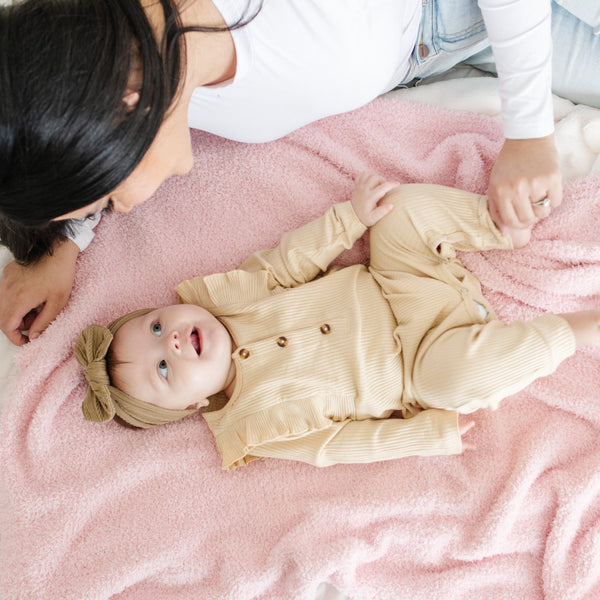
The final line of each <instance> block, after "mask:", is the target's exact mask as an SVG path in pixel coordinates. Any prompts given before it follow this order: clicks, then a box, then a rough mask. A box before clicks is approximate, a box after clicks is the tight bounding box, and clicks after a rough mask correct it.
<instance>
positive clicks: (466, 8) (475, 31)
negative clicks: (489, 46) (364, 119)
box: [429, 0, 487, 52]
mask: <svg viewBox="0 0 600 600" xmlns="http://www.w3.org/2000/svg"><path fill="white" fill-rule="evenodd" d="M429 1H431V2H432V3H433V5H434V7H435V8H434V19H435V29H434V31H435V33H434V36H435V38H436V39H435V41H434V44H435V46H437V48H438V49H439V50H442V51H445V52H456V51H457V50H461V49H463V48H467V47H469V46H472V45H474V44H476V43H477V42H479V41H480V40H482V39H483V38H485V37H486V36H487V32H486V30H485V24H484V22H483V15H482V14H481V10H480V9H479V6H477V0H429Z"/></svg>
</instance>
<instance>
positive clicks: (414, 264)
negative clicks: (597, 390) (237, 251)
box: [177, 184, 575, 469]
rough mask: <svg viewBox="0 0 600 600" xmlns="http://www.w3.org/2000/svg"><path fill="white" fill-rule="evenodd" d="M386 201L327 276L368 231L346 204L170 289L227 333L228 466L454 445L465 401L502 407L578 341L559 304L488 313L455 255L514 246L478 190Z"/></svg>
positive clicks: (220, 440) (217, 416) (224, 432)
mask: <svg viewBox="0 0 600 600" xmlns="http://www.w3.org/2000/svg"><path fill="white" fill-rule="evenodd" d="M387 201H390V202H393V203H394V204H395V207H394V209H393V211H392V212H391V213H390V214H389V215H387V216H386V217H384V218H383V219H382V220H381V221H379V223H377V224H376V225H375V226H374V227H372V228H371V231H370V248H371V253H370V264H369V266H368V267H367V266H364V265H353V266H350V267H346V268H343V269H335V268H334V269H332V270H330V271H328V272H327V273H326V274H325V275H323V276H321V273H322V272H323V271H325V270H326V269H327V268H328V266H329V265H330V263H331V261H333V260H334V259H335V258H336V257H337V256H338V255H339V254H340V253H341V252H342V251H343V250H344V249H345V248H350V247H351V246H352V245H353V243H354V242H355V241H356V240H357V239H358V238H359V237H360V236H361V235H362V234H363V233H364V231H365V227H364V226H363V225H362V223H361V222H360V221H359V220H358V218H357V217H356V215H355V213H354V210H353V209H352V206H351V204H350V203H349V202H346V203H342V204H337V205H334V206H333V207H332V208H331V209H330V210H329V211H328V212H327V213H326V214H325V215H324V216H323V217H321V218H319V219H317V220H316V221H313V222H312V223H309V224H307V225H305V226H304V227H301V228H300V229H298V230H296V231H293V232H290V233H287V234H285V235H284V236H283V237H282V240H281V243H280V245H279V246H277V247H276V248H274V249H272V250H264V251H260V252H257V253H256V254H253V255H252V256H251V257H250V258H249V259H248V260H247V261H246V262H245V263H244V264H243V265H242V266H241V267H240V268H239V269H237V270H234V271H230V272H228V273H219V274H214V275H208V276H202V277H197V278H194V279H191V280H188V281H185V282H183V283H182V284H180V285H179V286H178V287H177V292H178V294H179V296H180V300H181V301H182V302H185V303H193V304H198V305H201V306H202V307H204V308H206V309H207V310H209V311H210V312H211V313H213V314H214V315H215V316H216V317H217V318H218V319H219V320H220V321H221V322H222V323H224V325H225V326H226V327H227V329H228V330H229V332H230V334H231V336H232V338H233V340H234V345H235V351H234V353H233V360H234V363H235V368H236V382H235V388H234V392H233V394H232V396H231V398H230V400H229V401H228V402H227V403H226V404H225V406H224V407H223V408H221V409H219V410H214V411H212V412H205V413H204V418H205V419H206V421H207V423H208V425H209V427H210V429H211V431H212V432H213V434H214V436H215V439H216V442H217V446H218V449H219V451H220V453H221V456H222V465H223V468H224V469H232V468H235V467H238V466H242V465H245V464H247V463H248V462H249V461H251V460H253V459H256V458H266V457H275V458H285V459H292V460H300V461H305V462H308V463H311V464H314V465H317V466H327V465H331V464H335V463H355V462H357V463H358V462H372V461H378V460H387V459H392V458H400V457H403V456H408V455H433V454H453V453H459V452H460V451H461V449H462V442H461V436H460V432H459V429H458V417H457V414H458V413H468V412H472V411H474V410H477V409H479V408H483V407H492V408H495V407H496V406H497V405H498V402H499V401H500V400H501V399H502V398H504V397H506V396H508V395H510V394H512V393H515V392H517V391H518V390H520V389H522V388H523V387H525V386H526V385H528V384H529V383H530V382H531V381H533V380H534V379H535V378H537V377H540V376H543V375H547V374H549V373H551V372H552V371H554V369H555V368H556V367H557V366H558V364H559V363H560V362H561V361H562V360H563V359H565V358H566V357H568V356H569V355H571V354H572V353H573V352H574V350H575V343H574V338H573V334H572V332H571V329H570V327H569V325H568V324H567V322H566V321H565V320H564V319H562V318H561V317H557V316H554V315H544V316H542V317H539V318H537V319H535V320H533V321H531V322H523V321H517V322H513V323H510V324H504V323H501V322H499V321H498V320H496V318H495V315H494V313H493V310H492V308H491V307H490V306H489V304H488V303H487V301H486V300H485V299H484V298H483V296H482V294H481V289H480V285H479V282H478V280H477V279H476V278H475V277H474V276H473V275H472V274H471V273H469V272H468V271H467V270H466V269H465V268H464V266H463V265H462V264H461V263H460V262H459V261H458V259H457V258H456V256H455V250H464V251H468V250H485V249H492V248H510V247H511V242H510V240H508V239H507V238H505V237H503V236H502V235H501V234H500V232H499V231H498V229H497V228H496V227H495V226H494V224H493V223H492V221H491V219H490V217H489V215H488V211H487V201H486V198H485V197H484V196H477V195H474V194H470V193H467V192H462V191H458V190H454V189H450V188H445V187H441V186H433V185H424V184H423V185H421V184H414V185H405V186H401V187H400V188H398V189H397V190H394V191H393V192H391V193H390V194H389V195H388V196H387V197H386V202H387Z"/></svg>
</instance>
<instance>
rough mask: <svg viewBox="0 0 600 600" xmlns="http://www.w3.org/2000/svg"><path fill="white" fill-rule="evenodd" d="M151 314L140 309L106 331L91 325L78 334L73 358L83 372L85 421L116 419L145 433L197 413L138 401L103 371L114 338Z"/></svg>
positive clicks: (116, 321)
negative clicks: (86, 384) (132, 322)
mask: <svg viewBox="0 0 600 600" xmlns="http://www.w3.org/2000/svg"><path fill="white" fill-rule="evenodd" d="M152 310H154V309H153V308H142V309H140V310H135V311H133V312H131V313H129V314H127V315H124V316H122V317H120V318H118V319H116V320H114V321H113V322H112V323H109V324H108V325H107V326H106V327H102V326H101V325H90V326H89V327H86V328H85V329H84V330H83V332H82V333H81V334H80V336H79V338H78V339H77V343H76V344H75V349H74V353H75V358H76V359H77V361H78V362H79V364H80V365H81V366H82V367H84V368H85V378H86V379H87V381H88V384H89V385H88V390H87V393H86V395H85V399H84V400H83V404H82V405H81V409H82V410H83V416H84V417H85V418H86V420H88V421H94V422H96V423H104V422H105V421H110V420H111V419H112V418H113V417H114V416H115V415H117V416H118V417H120V418H121V419H123V421H125V422H126V423H129V424H130V425H133V426H134V427H142V428H144V429H146V428H149V427H155V426H156V425H164V424H165V423H170V422H171V421H178V420H179V419H183V417H186V416H187V415H190V414H192V413H194V412H196V409H187V410H173V409H169V408H162V407H160V406H156V405H154V404H150V403H149V402H143V401H142V400H138V399H137V398H134V397H133V396H130V395H129V394H126V393H125V392H123V391H121V390H119V389H117V388H116V387H113V386H112V385H111V381H110V376H109V375H108V370H107V368H106V355H107V353H108V349H109V348H110V345H111V343H112V341H113V339H114V336H115V334H116V333H117V331H118V330H119V329H120V327H121V326H122V325H124V324H125V323H127V321H130V320H131V319H135V318H136V317H141V316H143V315H145V314H147V313H149V312H151V311H152Z"/></svg>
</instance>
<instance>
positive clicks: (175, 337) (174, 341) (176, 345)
mask: <svg viewBox="0 0 600 600" xmlns="http://www.w3.org/2000/svg"><path fill="white" fill-rule="evenodd" d="M168 342H169V346H170V347H171V348H173V349H174V350H180V349H181V339H180V337H179V333H178V332H177V331H172V332H171V333H170V335H169V338H168Z"/></svg>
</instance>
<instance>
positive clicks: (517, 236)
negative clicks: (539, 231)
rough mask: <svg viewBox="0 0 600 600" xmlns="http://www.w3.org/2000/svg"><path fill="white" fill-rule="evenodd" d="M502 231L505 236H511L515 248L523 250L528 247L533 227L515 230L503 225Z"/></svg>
mask: <svg viewBox="0 0 600 600" xmlns="http://www.w3.org/2000/svg"><path fill="white" fill-rule="evenodd" d="M500 231H502V233H503V234H504V235H508V236H510V239H511V240H512V243H513V248H523V246H527V244H528V243H529V239H530V238H531V227H527V228H525V229H513V228H511V227H506V225H503V226H502V227H501V229H500Z"/></svg>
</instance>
